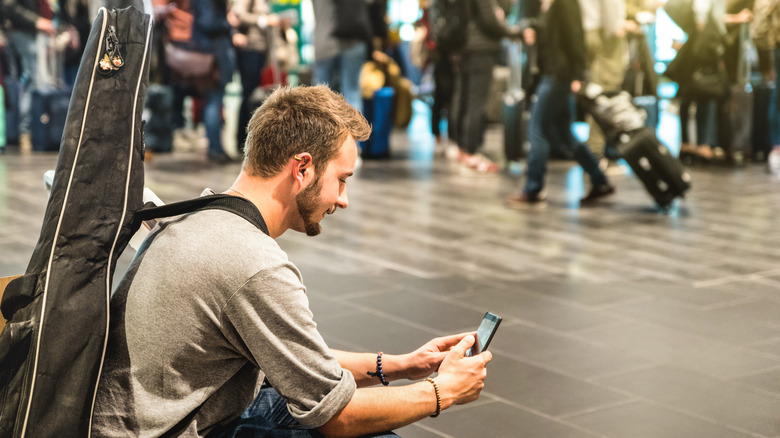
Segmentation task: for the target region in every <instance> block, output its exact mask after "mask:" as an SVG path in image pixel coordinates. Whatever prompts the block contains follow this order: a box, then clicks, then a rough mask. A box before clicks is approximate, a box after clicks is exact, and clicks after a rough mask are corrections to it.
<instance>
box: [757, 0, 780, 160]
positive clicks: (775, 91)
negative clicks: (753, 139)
mask: <svg viewBox="0 0 780 438" xmlns="http://www.w3.org/2000/svg"><path fill="white" fill-rule="evenodd" d="M754 11H755V15H754V16H755V18H754V21H753V29H752V36H753V41H754V42H755V45H756V48H758V49H759V50H760V51H761V52H763V53H764V54H767V55H769V58H770V59H771V63H769V64H770V67H769V68H768V69H766V70H767V71H766V72H765V78H766V80H768V82H770V83H772V84H773V85H774V86H773V87H772V88H771V90H772V91H771V98H770V103H769V134H770V141H771V145H772V149H771V150H770V152H769V155H768V157H767V165H768V170H769V172H771V173H772V174H774V175H780V0H756V2H755V4H754Z"/></svg>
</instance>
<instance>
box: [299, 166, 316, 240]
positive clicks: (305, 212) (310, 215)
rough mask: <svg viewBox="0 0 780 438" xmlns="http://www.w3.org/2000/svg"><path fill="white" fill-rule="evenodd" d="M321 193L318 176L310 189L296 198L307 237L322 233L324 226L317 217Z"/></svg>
mask: <svg viewBox="0 0 780 438" xmlns="http://www.w3.org/2000/svg"><path fill="white" fill-rule="evenodd" d="M321 191H322V185H321V184H320V177H319V176H317V178H316V179H315V180H314V181H313V182H312V183H311V184H310V185H309V187H306V188H305V189H303V191H302V192H301V193H298V194H297V195H296V196H295V203H296V204H297V206H298V214H300V215H301V219H302V220H303V226H304V229H305V230H306V235H307V236H316V235H318V234H320V233H321V232H322V226H320V224H319V218H318V217H317V207H318V205H319V197H320V192H321Z"/></svg>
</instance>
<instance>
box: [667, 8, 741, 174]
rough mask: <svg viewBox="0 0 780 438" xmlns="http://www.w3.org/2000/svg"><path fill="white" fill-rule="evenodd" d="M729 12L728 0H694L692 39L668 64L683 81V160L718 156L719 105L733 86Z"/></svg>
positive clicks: (681, 81)
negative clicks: (691, 127)
mask: <svg viewBox="0 0 780 438" xmlns="http://www.w3.org/2000/svg"><path fill="white" fill-rule="evenodd" d="M725 14H726V3H725V0H694V1H693V16H694V20H695V27H694V28H693V29H690V30H689V34H688V40H687V41H686V42H685V43H684V44H683V45H682V46H681V47H680V48H679V51H678V53H677V56H676V57H675V59H674V60H673V61H672V62H671V63H670V64H669V66H668V67H667V76H669V77H671V78H672V79H673V80H675V81H676V82H677V83H678V84H679V89H678V92H677V97H678V98H679V99H680V131H681V135H682V142H681V145H680V158H681V159H683V161H689V160H691V159H692V158H696V159H699V160H700V161H703V162H705V163H709V162H710V161H712V159H713V158H714V156H715V155H714V149H713V148H714V147H715V146H718V143H719V141H718V126H717V120H718V111H719V105H721V104H722V101H723V99H724V98H725V97H726V96H727V94H728V86H729V85H728V74H727V73H726V71H725V64H724V58H723V55H724V51H725V45H724V44H725V35H726V25H725V22H724V16H725ZM670 72H671V73H670ZM693 104H695V105H696V144H693V142H692V138H691V137H692V136H691V135H690V134H691V133H689V132H688V120H689V114H690V112H689V111H690V109H691V106H692V105H693Z"/></svg>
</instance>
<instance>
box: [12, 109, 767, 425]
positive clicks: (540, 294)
mask: <svg viewBox="0 0 780 438" xmlns="http://www.w3.org/2000/svg"><path fill="white" fill-rule="evenodd" d="M424 124H425V121H424V119H423V118H422V117H418V118H416V119H415V121H414V122H413V125H412V127H411V128H410V131H409V134H408V135H407V134H406V133H404V132H397V133H395V134H394V138H393V148H394V149H393V150H394V158H393V159H392V160H387V161H366V162H365V163H364V165H363V167H362V168H361V169H359V171H358V172H357V174H356V176H355V177H354V178H353V179H352V181H350V183H349V194H350V208H349V209H347V210H346V211H342V212H339V213H338V214H336V215H334V216H332V217H329V218H328V219H326V221H325V223H324V233H323V235H322V236H320V237H317V238H307V237H305V236H302V235H298V234H294V233H288V234H287V235H285V236H283V237H282V238H281V239H280V240H281V243H282V245H283V247H284V248H285V249H286V250H287V251H288V252H289V253H290V256H291V259H292V260H293V261H295V262H296V263H297V264H298V266H299V267H300V268H301V270H302V272H303V275H304V280H305V282H306V283H307V285H308V286H309V295H310V298H311V302H312V307H313V310H314V313H315V317H316V319H317V321H318V322H319V325H320V328H321V330H322V332H323V334H324V335H325V336H326V338H327V340H328V341H329V342H330V343H331V344H332V346H334V347H338V348H346V349H358V350H366V351H377V350H383V351H385V352H393V353H401V352H406V351H409V350H412V349H414V348H416V347H418V346H419V345H421V344H422V343H424V342H426V341H427V340H428V339H429V338H431V337H434V336H438V335H443V334H448V333H452V332H459V331H465V330H472V329H475V328H476V325H477V324H478V323H479V321H480V319H481V316H482V314H483V313H484V312H485V311H486V310H491V311H493V312H496V313H499V314H501V315H502V316H503V317H504V322H503V324H502V326H501V329H500V330H499V332H498V334H497V335H496V338H495V340H494V344H493V346H492V348H491V350H492V351H493V354H494V360H493V362H492V363H491V364H490V366H489V373H488V380H487V385H486V388H485V390H484V392H483V395H482V397H481V398H480V400H478V401H477V402H475V403H472V404H469V405H466V406H459V407H455V408H453V409H451V410H449V411H447V412H445V413H444V414H443V415H442V416H441V417H439V418H435V419H434V418H429V419H426V420H423V421H422V422H420V423H419V424H417V425H413V426H409V427H406V428H403V429H401V430H400V431H399V433H400V434H401V435H402V436H404V437H468V438H471V437H545V438H550V437H555V438H568V437H571V438H579V437H610V438H616V437H629V438H672V437H680V438H692V437H702V438H720V437H780V263H779V262H778V260H780V190H779V189H780V180H777V179H773V178H771V177H770V176H769V175H768V174H767V173H766V172H765V170H764V168H763V167H762V166H760V165H749V166H747V167H744V168H740V169H726V168H718V167H712V168H704V167H696V168H693V169H691V173H692V176H693V188H692V190H691V191H690V193H689V195H688V196H687V198H686V199H685V200H684V201H683V202H680V203H678V204H676V205H675V206H674V207H673V208H672V210H671V211H670V212H668V213H662V212H660V211H658V210H657V209H655V208H654V207H653V204H652V202H651V200H650V198H649V197H648V196H647V194H646V193H645V192H644V190H643V189H642V187H641V186H640V183H639V182H638V181H637V180H636V179H635V178H634V177H632V176H631V175H623V176H618V177H614V178H613V180H614V182H615V184H616V185H617V186H618V193H617V195H616V196H615V197H614V198H612V199H611V200H610V201H608V202H605V203H604V204H603V205H600V206H598V207H594V208H583V209H580V208H577V203H576V200H577V199H578V198H579V197H580V196H582V194H583V193H584V190H585V187H587V184H585V187H583V178H582V172H581V171H580V170H579V169H578V168H576V167H573V165H572V163H569V162H553V163H552V165H551V170H550V175H549V178H548V182H549V187H548V192H549V199H550V205H549V206H548V208H547V209H546V210H541V211H527V212H518V211H512V210H507V209H506V208H504V207H503V205H502V199H503V197H504V196H506V195H508V194H509V193H510V192H512V191H513V190H514V189H515V188H516V187H517V186H518V184H519V181H518V179H516V178H513V177H508V176H504V175H502V176H498V177H474V176H465V175H462V174H460V172H459V171H458V170H457V169H456V168H455V167H453V166H452V165H450V164H449V163H448V162H447V161H446V160H445V159H444V158H433V157H432V154H433V143H432V139H431V138H430V136H429V135H426V134H424V133H422V132H423V131H424ZM664 133H666V134H668V132H662V134H664ZM409 138H412V140H411V141H410V140H409ZM487 142H488V152H490V153H494V154H497V153H498V152H499V151H500V148H501V144H500V143H501V134H500V131H498V130H495V129H491V130H490V131H489V132H488V134H487ZM55 160H56V157H55V156H53V155H20V154H18V153H14V152H13V151H11V152H10V153H7V154H5V155H2V156H0V254H2V255H0V275H9V274H14V273H20V272H22V271H23V270H24V268H25V266H26V262H27V259H28V258H29V255H30V253H31V251H32V249H33V246H34V245H35V242H36V239H37V234H38V231H39V227H40V222H41V219H42V216H43V211H44V208H45V202H46V193H45V190H44V187H43V184H42V182H41V175H42V173H43V171H44V170H46V169H50V168H53V167H54V162H55ZM237 170H238V165H229V166H224V167H218V166H211V165H208V164H207V163H206V162H205V160H203V158H202V157H201V153H199V152H197V151H196V152H184V151H179V152H175V153H173V154H171V155H158V156H156V157H155V159H154V160H153V161H152V162H151V163H149V164H147V183H148V185H149V186H150V187H151V188H152V189H153V190H155V192H156V193H157V194H158V195H159V196H160V197H162V198H163V199H165V200H179V199H184V198H187V197H192V196H197V195H198V194H199V193H200V191H201V189H202V188H203V187H206V186H208V187H212V188H214V189H217V190H219V191H221V190H224V189H226V188H227V187H228V186H229V185H230V183H231V182H232V180H233V178H234V175H235V173H236V172H237ZM129 257H130V255H125V256H123V258H122V261H121V262H120V266H119V269H120V270H121V269H123V267H124V266H126V265H127V262H128V260H129Z"/></svg>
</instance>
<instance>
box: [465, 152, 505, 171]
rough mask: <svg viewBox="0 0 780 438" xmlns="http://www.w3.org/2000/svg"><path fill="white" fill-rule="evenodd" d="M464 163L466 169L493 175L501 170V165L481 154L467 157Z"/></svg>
mask: <svg viewBox="0 0 780 438" xmlns="http://www.w3.org/2000/svg"><path fill="white" fill-rule="evenodd" d="M462 164H463V165H464V167H465V168H466V169H469V170H471V171H473V172H476V173H478V174H483V175H493V174H496V173H498V172H499V170H501V167H500V166H499V165H498V164H496V163H494V162H492V161H490V159H488V158H487V157H485V156H484V155H480V154H474V155H471V156H467V157H465V159H464V160H463V162H462Z"/></svg>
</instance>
